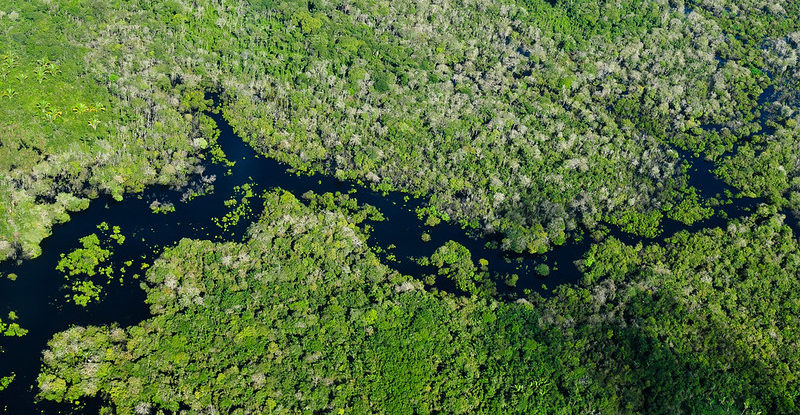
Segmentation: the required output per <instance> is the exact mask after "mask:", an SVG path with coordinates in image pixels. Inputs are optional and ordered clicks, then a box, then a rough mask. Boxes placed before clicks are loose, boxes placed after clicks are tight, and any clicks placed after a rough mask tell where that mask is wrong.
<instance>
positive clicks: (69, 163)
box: [0, 1, 214, 259]
mask: <svg viewBox="0 0 800 415" xmlns="http://www.w3.org/2000/svg"><path fill="white" fill-rule="evenodd" d="M114 11H115V8H114V7H113V5H112V4H110V3H108V2H105V1H74V2H50V1H4V2H3V4H2V5H0V32H2V33H3V36H0V119H2V122H0V132H2V134H0V259H5V258H6V257H9V256H14V255H17V254H21V255H24V256H28V257H31V256H37V255H38V254H39V252H40V250H39V242H40V241H41V240H42V239H43V238H44V237H46V236H47V235H49V233H50V227H51V225H52V224H53V223H58V222H63V221H65V220H68V219H69V212H73V211H77V210H82V209H85V208H86V207H87V206H88V202H89V198H94V197H97V195H98V194H99V193H106V194H109V195H111V196H113V197H114V198H115V199H118V200H119V199H121V198H122V197H123V196H122V195H123V193H124V192H125V191H141V190H142V189H143V188H144V186H145V185H148V184H153V183H160V184H175V183H181V182H182V181H183V180H184V179H185V177H186V176H187V175H188V174H191V173H193V172H194V171H195V165H196V164H197V157H196V156H197V155H198V153H199V151H200V150H202V149H203V148H205V147H206V146H208V145H209V141H212V142H213V138H214V135H213V134H212V133H211V132H210V131H209V128H210V127H211V125H213V124H210V123H209V120H208V119H207V118H206V117H204V116H196V111H197V110H202V109H203V103H202V101H200V102H199V103H198V102H197V100H196V99H195V100H193V101H192V100H189V101H182V102H180V103H176V105H172V98H171V97H170V96H168V95H166V94H164V93H163V92H159V87H158V86H156V85H143V84H138V85H136V87H135V88H134V87H132V86H131V87H129V86H126V87H125V88H124V91H121V90H119V89H115V88H114V85H115V80H116V79H117V78H118V75H115V74H114V73H113V72H112V69H113V68H110V67H106V66H103V67H100V66H95V67H90V66H91V65H99V64H100V63H99V62H96V61H92V59H91V54H92V51H93V50H97V49H98V48H99V47H100V44H99V43H98V42H102V39H99V38H98V37H99V34H100V33H101V30H103V28H106V27H108V26H109V22H110V21H112V20H113V19H114ZM107 46H109V47H114V45H107ZM118 50H119V49H118ZM118 53H119V52H117V54H118ZM140 63H144V62H140ZM169 89H170V91H176V90H182V89H181V87H180V86H179V87H176V88H172V87H170V88H169ZM189 92H191V91H187V94H188V93H189ZM193 114H194V116H193Z"/></svg>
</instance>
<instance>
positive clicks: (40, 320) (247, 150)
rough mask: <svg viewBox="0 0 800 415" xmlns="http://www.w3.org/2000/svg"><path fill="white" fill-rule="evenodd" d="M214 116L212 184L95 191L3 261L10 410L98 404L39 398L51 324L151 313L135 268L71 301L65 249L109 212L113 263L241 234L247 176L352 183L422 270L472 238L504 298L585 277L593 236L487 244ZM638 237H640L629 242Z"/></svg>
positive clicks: (401, 257) (403, 254)
mask: <svg viewBox="0 0 800 415" xmlns="http://www.w3.org/2000/svg"><path fill="white" fill-rule="evenodd" d="M212 117H213V118H214V120H215V121H216V122H217V124H218V126H219V129H220V132H221V134H220V138H219V144H220V146H221V147H222V149H223V150H224V152H225V153H226V155H227V158H228V159H229V160H231V161H233V162H235V165H234V166H233V167H231V168H230V169H229V168H228V167H226V166H224V165H222V164H211V163H208V164H207V165H206V166H205V170H204V171H203V172H202V173H201V174H200V175H199V177H197V178H195V182H196V183H199V182H202V181H204V180H205V181H207V182H213V186H214V191H213V192H210V193H209V194H206V195H204V196H200V197H197V198H194V199H191V200H189V201H186V202H181V200H182V199H183V198H184V196H185V189H171V188H166V187H163V186H162V187H152V188H149V189H148V190H146V191H145V192H143V193H142V194H140V195H135V196H128V197H127V198H126V199H125V200H124V201H122V202H117V201H114V200H112V199H110V198H107V197H106V198H100V199H97V200H94V201H93V202H92V203H91V205H90V207H89V209H87V210H85V211H83V212H79V213H76V214H74V215H73V216H72V218H71V220H70V221H69V222H67V223H65V224H61V225H57V226H55V227H54V229H53V236H51V237H49V238H47V239H45V240H44V242H43V243H42V252H43V254H42V255H41V256H40V257H38V258H36V259H32V260H26V261H22V262H19V263H10V262H7V263H3V264H0V272H2V273H3V274H8V273H16V274H17V275H18V276H19V278H18V280H17V281H15V282H11V281H9V280H7V279H0V304H1V305H2V306H0V313H2V315H3V316H5V315H7V314H8V312H9V311H12V310H13V311H15V312H16V313H17V314H18V315H19V321H18V322H19V324H20V325H21V326H22V327H23V328H26V329H28V330H29V333H28V334H27V335H26V336H24V337H21V338H4V339H2V344H3V345H4V347H5V352H4V353H3V354H0V376H3V375H7V374H9V373H11V372H14V373H16V379H15V380H14V381H13V382H12V383H11V385H10V387H9V388H8V389H7V390H5V391H3V392H0V410H4V411H5V413H9V414H33V413H37V412H44V413H48V414H55V413H75V414H78V413H86V414H89V413H97V409H98V403H97V402H95V401H90V402H88V403H84V405H83V406H82V407H77V408H76V407H70V406H65V405H57V404H54V403H51V402H39V403H34V400H35V394H36V390H37V387H36V376H37V374H38V372H39V368H40V362H41V351H42V350H43V349H45V348H46V344H47V341H48V340H49V339H50V338H51V337H52V336H53V334H55V333H57V332H59V331H62V330H65V329H67V328H69V327H70V326H73V325H101V324H112V323H113V324H119V325H120V326H129V325H133V324H137V323H139V322H140V321H142V320H144V319H146V318H148V317H149V312H148V308H147V306H146V305H145V304H144V298H145V296H144V292H143V291H142V290H141V289H140V288H139V284H140V282H141V281H140V280H138V279H134V278H132V277H131V274H132V273H133V271H129V272H128V275H127V276H126V277H125V278H124V279H123V281H122V282H121V283H120V282H117V281H114V282H112V283H110V284H109V285H108V286H105V285H104V286H103V296H104V298H101V300H102V301H100V302H98V303H92V304H90V305H89V306H87V307H78V306H76V305H74V304H73V303H70V302H68V301H67V300H66V299H65V297H66V296H67V295H68V294H69V290H68V289H67V288H65V284H66V282H67V281H66V280H65V278H64V277H63V275H61V273H60V272H58V271H56V270H55V267H56V264H57V263H58V260H59V255H60V254H61V253H66V252H69V251H70V250H72V249H75V248H77V247H78V239H79V238H80V237H83V236H85V235H88V234H91V233H94V232H97V228H96V226H97V225H98V224H99V223H101V222H107V223H108V224H109V225H112V226H113V225H116V226H119V227H120V228H121V230H122V233H123V234H124V235H125V236H126V237H127V239H126V241H125V243H124V244H122V245H121V246H118V247H115V248H114V253H113V255H112V258H111V263H112V264H113V266H114V268H115V269H118V268H119V267H120V266H122V263H123V262H124V261H127V260H132V261H133V266H130V267H128V268H129V270H140V268H141V264H143V263H152V261H153V260H154V259H155V258H156V257H157V256H158V254H159V253H160V251H161V249H163V248H164V247H169V246H173V245H174V244H176V243H177V242H178V241H179V240H180V239H182V238H197V239H210V240H217V241H236V240H242V239H243V238H244V237H245V234H246V230H247V227H248V226H249V225H250V223H252V221H254V220H256V219H257V218H258V216H259V215H260V213H261V212H260V211H259V209H258V208H259V207H260V204H254V205H253V212H252V213H250V214H248V215H247V216H246V217H244V218H242V220H240V221H239V223H238V224H237V225H235V226H232V227H230V228H228V229H226V230H223V229H221V228H220V227H218V226H217V225H216V224H215V222H214V221H213V218H220V217H223V216H224V215H225V214H226V213H227V212H229V211H230V208H229V207H226V205H225V201H226V200H228V199H231V198H233V197H236V195H237V193H236V191H235V187H236V186H240V185H243V184H246V183H250V184H252V185H253V187H254V190H255V191H256V194H258V193H260V192H262V191H265V190H268V189H271V188H278V187H280V188H282V189H284V190H287V191H289V192H291V193H293V194H294V195H295V196H296V197H298V199H300V200H303V199H302V197H301V195H302V194H303V193H305V192H307V191H309V190H313V191H314V192H315V193H317V194H321V193H325V192H337V191H338V192H342V193H350V194H351V196H352V197H355V198H356V199H357V200H358V201H359V202H361V203H368V204H371V205H373V206H375V207H377V208H378V209H379V210H380V211H381V213H382V214H383V215H384V217H385V218H386V220H385V221H382V222H371V223H370V225H371V226H372V228H373V229H372V231H371V233H370V237H369V242H370V245H371V246H379V247H382V248H384V249H386V248H387V247H390V246H394V248H392V249H386V250H385V251H384V252H383V253H381V256H382V257H383V259H384V261H385V262H386V263H387V264H389V265H390V266H392V267H393V268H395V269H397V270H398V271H400V272H402V273H404V274H407V275H412V276H416V277H420V276H422V275H425V274H428V273H431V272H432V270H431V269H430V268H427V267H423V266H420V265H418V264H417V263H416V262H415V261H414V260H413V258H419V257H425V256H430V255H431V254H432V253H433V252H434V251H435V250H436V248H438V247H439V246H442V245H443V244H445V243H446V242H447V241H449V240H454V241H456V242H458V243H460V244H462V245H464V246H465V247H467V248H468V249H469V250H470V252H471V253H472V259H473V261H474V262H476V263H477V262H478V260H479V259H485V260H487V261H488V264H489V265H488V271H489V273H490V275H494V276H503V275H510V274H517V275H518V276H519V280H518V282H517V284H516V287H514V288H511V287H508V286H506V285H505V284H504V283H503V282H502V281H497V286H498V288H499V289H500V294H501V295H502V296H505V297H506V298H512V299H513V298H515V297H518V296H520V295H522V294H523V293H525V292H528V291H530V292H537V293H539V294H541V295H543V296H548V295H550V294H551V292H552V291H551V290H552V289H554V288H556V287H557V286H559V285H561V284H565V283H574V282H577V280H578V278H579V276H580V275H581V273H580V271H579V270H578V268H577V266H576V261H577V260H579V259H580V258H581V257H582V255H583V254H584V253H585V252H586V250H587V249H588V248H589V246H590V244H591V241H590V240H589V238H572V239H571V242H569V243H567V244H566V245H563V246H560V247H557V248H556V249H554V250H552V251H551V252H549V253H547V254H546V255H515V254H508V253H504V252H502V251H500V250H498V249H492V248H489V247H488V246H491V245H496V243H495V244H492V243H493V242H497V241H494V240H490V239H481V238H476V237H474V235H470V233H469V232H468V231H466V230H464V229H462V228H461V227H459V226H457V225H455V224H452V223H442V224H439V225H437V226H435V227H428V226H426V225H425V224H424V223H423V222H422V221H421V220H420V219H419V218H418V217H417V214H416V212H415V209H416V208H417V207H421V206H424V201H423V200H420V199H415V198H408V197H407V195H406V194H403V193H399V192H390V193H381V192H377V191H373V190H371V189H369V188H367V187H364V186H361V185H358V184H356V183H352V182H342V181H339V180H336V179H335V178H332V177H330V176H322V175H313V176H309V175H298V174H294V173H293V172H292V171H291V170H289V169H288V168H287V166H285V165H283V164H281V163H278V162H276V161H274V160H271V159H266V158H264V157H261V156H259V155H258V154H257V153H256V152H255V151H254V150H253V149H252V148H251V147H250V146H248V145H247V144H246V143H244V142H243V141H242V140H241V139H239V138H238V137H237V136H236V135H235V134H234V132H233V130H232V128H231V127H230V125H228V123H227V122H226V121H225V120H224V119H223V118H222V116H220V115H218V114H217V115H212ZM683 156H684V157H688V156H689V155H688V154H683ZM704 163H705V162H704V161H702V160H693V164H694V168H695V169H696V170H695V171H692V172H690V177H691V178H692V179H691V180H692V183H691V184H692V185H694V186H695V187H697V188H698V189H700V190H701V191H702V192H704V193H703V196H708V194H717V193H724V191H725V190H730V189H728V188H726V187H725V185H724V184H722V182H721V180H719V179H718V178H716V177H715V176H713V174H712V173H711V168H712V167H713V166H712V165H711V164H710V163H706V164H704ZM153 201H159V202H161V203H165V202H171V203H174V206H175V211H174V212H173V213H169V214H156V213H152V212H151V210H150V208H149V205H150V203H151V202H153ZM757 202H758V201H757V200H744V199H737V200H736V201H734V204H732V205H728V206H726V207H723V208H722V210H724V211H725V212H726V213H727V216H728V217H739V216H742V215H744V214H746V213H747V212H749V211H750V210H751V209H752V207H753V206H755V204H757ZM726 222H727V219H726V218H725V217H724V216H722V215H720V216H719V217H717V216H715V217H713V218H710V219H708V220H706V221H703V222H701V223H699V224H696V225H695V226H693V227H686V226H685V225H683V224H680V223H677V222H675V223H672V222H669V221H667V222H665V227H664V236H669V235H671V234H674V233H675V232H677V231H679V230H681V229H690V230H694V229H692V228H696V229H700V228H703V227H711V226H721V225H724V224H725V223H726ZM423 233H428V234H429V235H430V241H428V242H422V240H421V236H422V234H423ZM612 236H615V237H618V238H620V239H622V240H623V241H626V242H628V241H631V239H632V238H631V237H630V236H627V235H626V234H623V233H622V232H619V231H614V232H612ZM576 239H579V240H576ZM638 241H641V239H638V240H636V241H631V242H634V243H635V242H638ZM538 264H547V265H548V267H549V269H550V274H549V276H547V277H546V278H542V277H539V276H538V275H537V274H536V273H535V272H534V267H535V266H536V265H538ZM140 273H141V271H140ZM543 285H546V286H547V287H546V288H545V287H543ZM434 288H437V289H440V290H443V291H449V292H454V291H457V290H455V288H454V287H453V285H452V283H451V282H449V281H447V280H444V279H443V278H441V277H440V278H438V279H437V283H436V285H434Z"/></svg>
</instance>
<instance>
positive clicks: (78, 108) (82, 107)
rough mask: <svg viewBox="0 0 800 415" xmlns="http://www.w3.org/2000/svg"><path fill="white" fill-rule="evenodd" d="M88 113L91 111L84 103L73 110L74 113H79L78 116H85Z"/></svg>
mask: <svg viewBox="0 0 800 415" xmlns="http://www.w3.org/2000/svg"><path fill="white" fill-rule="evenodd" d="M86 111H89V107H87V106H86V104H84V103H79V104H77V105H75V107H73V108H72V112H77V113H78V114H83V113H84V112H86Z"/></svg>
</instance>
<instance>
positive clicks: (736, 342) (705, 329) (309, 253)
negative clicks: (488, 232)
mask: <svg viewBox="0 0 800 415" xmlns="http://www.w3.org/2000/svg"><path fill="white" fill-rule="evenodd" d="M265 207H266V209H265V210H266V211H265V214H264V216H263V218H262V219H261V221H260V222H259V223H257V224H255V225H253V226H252V228H251V229H250V232H249V235H250V239H249V240H248V241H246V242H245V243H226V244H222V243H217V244H214V243H212V242H208V241H191V240H184V241H182V242H181V243H180V244H179V245H178V246H177V247H175V248H172V249H169V250H167V251H166V252H165V253H164V255H163V256H162V258H161V259H159V260H158V261H156V263H155V264H154V266H153V267H152V268H151V269H150V270H149V271H148V273H147V284H146V290H147V296H148V297H147V302H148V304H150V309H151V312H152V313H153V317H152V318H151V319H149V320H147V321H144V322H142V323H141V324H140V325H137V326H133V327H127V328H121V327H116V326H106V327H75V328H72V329H69V330H67V331H65V332H62V333H59V334H58V335H56V336H55V337H54V338H53V339H52V340H51V342H50V349H49V350H47V351H46V352H45V353H44V364H45V367H44V370H43V372H42V374H41V375H40V377H39V382H40V388H41V394H42V396H43V397H45V398H48V399H54V400H79V399H82V398H83V397H86V396H95V395H97V394H101V395H102V396H105V397H108V398H109V399H110V401H111V402H112V403H113V404H114V405H115V408H116V411H117V412H116V413H120V414H132V413H153V411H157V410H160V409H164V410H170V411H178V410H180V409H181V408H183V409H185V410H188V411H189V412H190V413H207V412H214V411H219V412H221V413H233V414H236V413H240V414H245V413H321V412H324V413H364V414H374V413H392V414H412V413H432V412H440V413H464V414H466V413H470V414H471V413H565V414H567V413H591V412H592V411H595V412H597V413H609V414H612V413H642V412H646V413H664V414H667V413H669V414H672V413H745V414H756V413H794V412H796V411H797V406H796V405H797V402H796V399H795V397H796V396H797V393H798V391H799V390H800V382H798V379H797V377H796V376H795V374H796V373H797V371H798V370H800V353H798V350H797V349H796V348H795V347H794V345H795V344H797V342H798V341H799V340H800V330H798V329H797V327H798V324H797V323H798V316H800V309H799V308H798V307H800V286H798V285H799V284H800V281H798V280H797V279H796V276H797V275H798V273H800V249H799V248H798V245H797V243H796V241H795V239H794V237H793V235H792V233H791V230H790V229H789V228H788V227H787V226H785V225H783V218H782V216H780V215H778V214H776V213H775V211H774V209H771V208H769V207H763V208H761V209H760V210H759V212H758V213H757V214H755V215H753V216H752V217H750V218H747V219H745V220H743V221H741V222H732V223H731V224H730V225H729V226H728V228H727V229H710V230H707V231H704V232H701V233H699V234H695V235H691V234H688V233H685V232H684V233H680V234H678V235H676V236H675V237H673V238H671V239H669V240H667V242H666V243H665V245H663V246H660V245H651V246H642V245H637V246H628V245H625V244H623V243H621V242H619V241H617V240H615V239H608V240H607V241H605V242H603V243H601V244H598V245H595V246H594V247H593V248H592V249H591V250H590V252H589V253H588V254H587V256H586V259H585V261H584V267H585V269H586V277H585V279H584V281H583V282H582V286H580V287H575V286H573V287H569V286H564V287H562V288H560V289H559V291H558V294H557V295H556V296H555V297H554V298H551V299H541V298H531V299H530V302H528V301H525V300H520V301H517V302H515V303H498V302H495V301H493V300H486V299H481V298H480V297H472V298H471V299H470V298H466V297H461V298H457V297H452V296H450V295H447V294H433V293H430V292H427V291H426V290H425V289H424V288H423V286H422V285H421V283H420V282H418V281H414V280H412V279H409V278H408V277H405V276H402V275H399V274H398V273H396V272H394V271H392V270H391V269H390V268H388V267H386V266H384V265H382V264H381V263H380V262H379V261H378V259H377V258H376V257H375V256H374V254H372V253H371V251H370V250H369V249H368V248H367V246H366V243H365V235H364V234H363V233H362V231H361V230H360V229H359V228H358V227H356V226H355V225H354V224H352V223H351V222H349V221H348V220H347V218H346V216H345V215H343V214H342V213H338V212H332V211H318V210H315V209H312V208H308V207H306V206H304V205H302V204H301V203H299V201H298V200H296V199H295V198H294V197H293V196H291V195H290V194H288V193H281V192H276V193H271V194H269V195H267V197H266V202H265ZM764 246H769V247H771V249H770V250H769V251H766V250H764V249H763V247H764ZM462 248H463V247H460V246H458V245H457V244H454V243H448V244H447V245H446V246H445V247H442V248H441V249H439V250H437V252H436V254H435V255H434V257H436V258H435V259H434V260H433V261H434V262H437V263H440V265H441V266H445V265H447V266H449V267H451V268H453V269H454V271H449V272H457V273H461V272H467V273H469V272H474V270H472V269H471V268H470V266H471V265H472V263H471V261H469V255H468V252H467V253H464V252H462ZM458 281H469V280H468V279H466V280H461V279H458Z"/></svg>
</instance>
